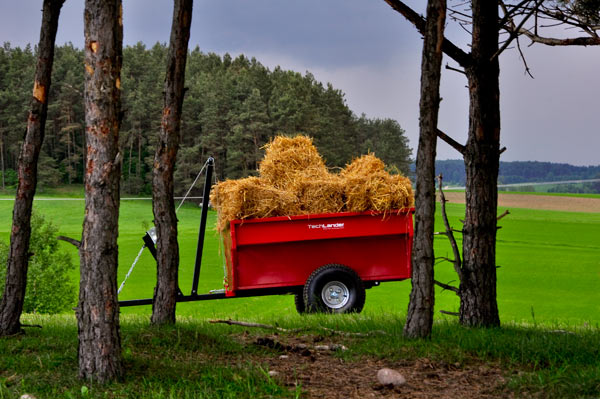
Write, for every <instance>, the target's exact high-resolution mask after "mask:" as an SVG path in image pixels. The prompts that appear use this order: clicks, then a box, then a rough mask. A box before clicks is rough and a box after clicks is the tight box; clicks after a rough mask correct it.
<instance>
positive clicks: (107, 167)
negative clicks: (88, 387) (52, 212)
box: [77, 0, 123, 382]
mask: <svg viewBox="0 0 600 399" xmlns="http://www.w3.org/2000/svg"><path fill="white" fill-rule="evenodd" d="M122 15H123V14H122V5H121V1H120V0H102V1H100V0H86V2H85V12H84V19H85V21H84V22H85V29H84V31H85V96H84V101H85V122H86V142H87V146H88V149H87V158H86V174H85V218H84V221H83V234H82V239H81V246H80V248H79V256H80V264H81V273H80V275H81V278H80V285H79V307H78V309H77V321H78V330H79V376H80V377H81V378H84V379H93V380H94V381H98V382H106V381H110V380H114V379H117V378H119V377H120V376H122V374H123V366H122V361H121V337H120V332H119V303H118V300H117V259H118V258H117V255H118V250H117V236H118V218H119V178H120V175H121V155H120V154H119V153H118V145H119V127H120V119H121V115H120V113H121V90H120V87H121V81H120V71H121V63H122V41H123V25H122Z"/></svg>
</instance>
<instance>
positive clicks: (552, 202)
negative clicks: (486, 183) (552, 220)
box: [444, 192, 600, 213]
mask: <svg viewBox="0 0 600 399" xmlns="http://www.w3.org/2000/svg"><path fill="white" fill-rule="evenodd" d="M444 195H445V196H446V199H447V200H448V201H449V202H454V203H457V204H464V203H465V193H464V192H444ZM498 205H499V206H500V207H507V208H527V209H545V210H549V211H567V212H589V213H600V198H580V197H561V196H553V195H527V194H503V193H499V194H498Z"/></svg>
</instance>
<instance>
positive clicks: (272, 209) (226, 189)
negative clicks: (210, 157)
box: [210, 177, 299, 231]
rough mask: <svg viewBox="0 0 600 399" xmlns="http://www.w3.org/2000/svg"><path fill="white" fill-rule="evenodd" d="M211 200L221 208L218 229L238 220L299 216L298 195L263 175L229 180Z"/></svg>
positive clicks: (215, 189)
mask: <svg viewBox="0 0 600 399" xmlns="http://www.w3.org/2000/svg"><path fill="white" fill-rule="evenodd" d="M210 201H211V203H212V204H213V206H214V207H215V208H216V209H217V210H218V220H217V230H218V231H224V230H225V229H227V228H228V227H229V222H231V221H232V220H235V219H250V218H264V217H269V216H281V215H296V214H298V213H299V208H298V202H297V198H296V196H295V195H294V194H293V193H291V192H289V191H286V190H279V189H277V188H274V187H272V186H270V185H269V184H268V183H267V182H265V181H264V180H262V179H261V178H259V177H247V178H245V179H239V180H226V181H224V182H221V183H218V184H216V185H215V186H214V187H213V189H212V194H211V195H210Z"/></svg>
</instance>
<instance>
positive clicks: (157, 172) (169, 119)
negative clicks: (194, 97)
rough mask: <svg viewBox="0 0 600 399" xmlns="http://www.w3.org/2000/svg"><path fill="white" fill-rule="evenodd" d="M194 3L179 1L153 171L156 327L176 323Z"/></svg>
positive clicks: (154, 307)
mask: <svg viewBox="0 0 600 399" xmlns="http://www.w3.org/2000/svg"><path fill="white" fill-rule="evenodd" d="M192 5H193V0H175V7H174V10H173V23H172V26H171V39H170V45H169V55H168V59H167V74H166V78H165V99H164V106H163V114H162V121H161V129H160V133H159V136H158V143H157V145H156V153H155V155H154V168H153V171H152V184H153V190H152V210H153V212H154V224H155V226H156V231H157V236H158V242H157V246H156V249H157V251H156V255H157V257H156V258H157V282H156V288H155V289H154V298H153V303H152V319H151V321H152V324H167V323H175V307H176V303H177V302H176V301H177V292H178V289H179V288H178V269H179V245H178V244H177V216H176V215H175V203H174V200H173V194H174V189H173V171H174V169H175V160H176V157H177V150H178V148H179V131H180V127H181V110H182V105H183V95H184V81H185V64H186V59H187V51H188V50H187V47H188V40H189V38H190V25H191V22H192Z"/></svg>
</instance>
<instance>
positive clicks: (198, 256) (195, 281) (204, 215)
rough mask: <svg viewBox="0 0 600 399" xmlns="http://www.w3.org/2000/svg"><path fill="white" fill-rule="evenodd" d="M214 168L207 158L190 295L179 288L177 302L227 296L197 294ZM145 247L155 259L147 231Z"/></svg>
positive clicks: (250, 293) (137, 303) (126, 303)
mask: <svg viewBox="0 0 600 399" xmlns="http://www.w3.org/2000/svg"><path fill="white" fill-rule="evenodd" d="M214 168H215V160H214V158H212V157H210V158H208V161H207V165H206V179H205V180H204V191H203V194H202V213H201V215H200V228H199V229H198V245H197V247H196V262H195V264H194V276H193V279H192V292H191V294H190V295H184V294H183V293H182V292H181V290H178V291H179V292H178V294H177V302H192V301H205V300H209V299H225V298H229V297H227V296H225V293H224V292H218V293H214V294H202V295H198V280H199V279H200V267H201V265H202V251H203V249H204V235H205V233H206V220H207V218H208V208H209V197H210V188H211V181H212V175H213V171H214ZM142 239H143V240H144V243H145V244H146V247H148V249H149V250H150V253H151V254H152V256H153V257H154V259H155V260H156V246H155V245H154V241H153V240H152V237H150V234H149V233H146V235H144V237H143V238H142ZM297 289H298V287H296V288H294V287H288V288H286V289H285V290H284V289H279V288H277V289H265V290H262V289H261V290H248V291H247V292H244V293H240V294H239V295H236V297H242V296H259V295H275V294H285V293H289V292H295V290H297ZM151 304H152V298H147V299H130V300H126V301H119V305H120V306H121V307H125V306H141V305H151Z"/></svg>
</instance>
